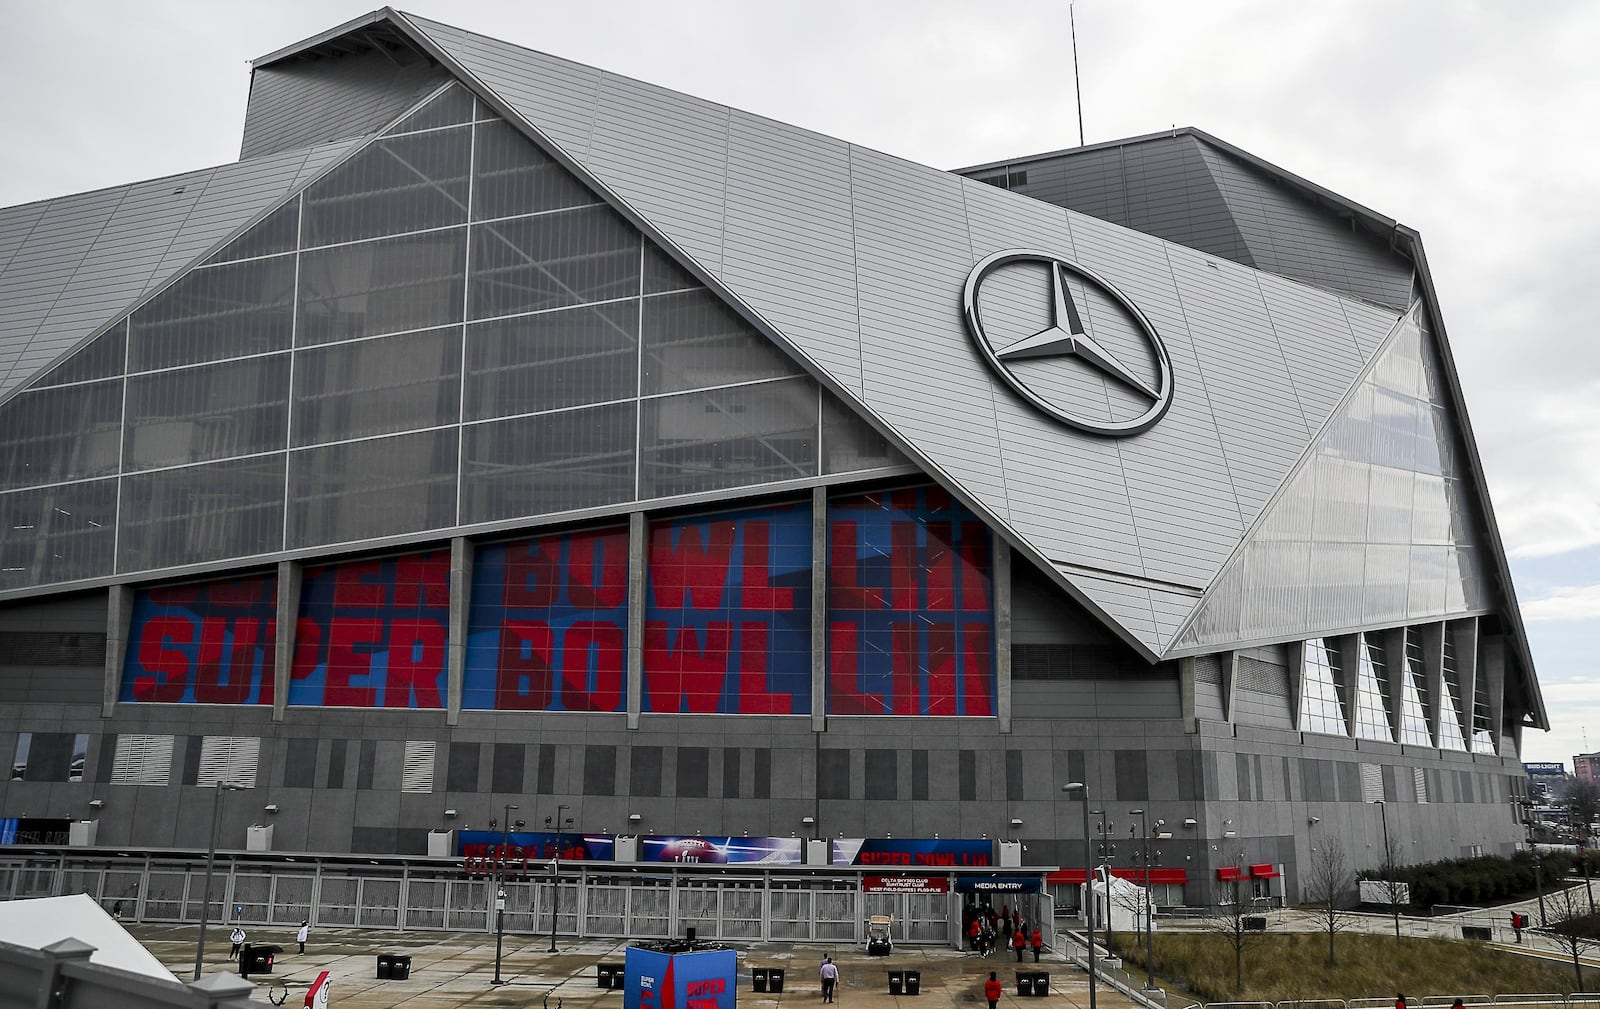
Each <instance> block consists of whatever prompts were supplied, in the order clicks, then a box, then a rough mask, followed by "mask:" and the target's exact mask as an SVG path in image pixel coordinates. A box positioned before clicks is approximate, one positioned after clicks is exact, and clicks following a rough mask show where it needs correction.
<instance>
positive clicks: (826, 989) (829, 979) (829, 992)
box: [817, 956, 839, 1002]
mask: <svg viewBox="0 0 1600 1009" xmlns="http://www.w3.org/2000/svg"><path fill="white" fill-rule="evenodd" d="M817 973H818V974H819V975H820V976H821V978H822V1001H824V1002H832V1001H833V993H834V990H835V989H836V988H838V986H839V965H838V964H836V963H834V962H833V958H832V957H828V956H825V957H823V958H822V966H821V967H820V968H819V969H818V970H817Z"/></svg>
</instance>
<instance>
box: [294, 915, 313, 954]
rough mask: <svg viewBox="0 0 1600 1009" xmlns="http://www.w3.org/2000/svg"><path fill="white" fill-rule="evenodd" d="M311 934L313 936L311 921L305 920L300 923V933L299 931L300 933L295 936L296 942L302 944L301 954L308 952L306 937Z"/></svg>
mask: <svg viewBox="0 0 1600 1009" xmlns="http://www.w3.org/2000/svg"><path fill="white" fill-rule="evenodd" d="M310 934H311V919H309V918H307V919H304V920H302V921H301V922H300V931H298V932H296V933H295V934H294V941H295V942H298V943H299V944H300V952H302V953H304V952H305V951H306V936H308V935H310Z"/></svg>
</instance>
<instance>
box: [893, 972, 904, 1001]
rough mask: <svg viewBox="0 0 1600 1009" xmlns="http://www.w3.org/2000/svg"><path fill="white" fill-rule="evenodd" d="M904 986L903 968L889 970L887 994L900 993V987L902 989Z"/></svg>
mask: <svg viewBox="0 0 1600 1009" xmlns="http://www.w3.org/2000/svg"><path fill="white" fill-rule="evenodd" d="M905 986H906V972H905V971H903V970H892V971H890V972H889V994H890V995H898V994H900V991H901V989H903V988H904V987H905Z"/></svg>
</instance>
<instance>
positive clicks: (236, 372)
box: [123, 354, 289, 471]
mask: <svg viewBox="0 0 1600 1009" xmlns="http://www.w3.org/2000/svg"><path fill="white" fill-rule="evenodd" d="M288 386H289V355H288V354H274V355H272V356H270V357H253V358H249V359H247V360H243V361H227V362H224V363H222V364H212V365H206V366H204V367H200V368H183V369H180V370H178V371H162V372H157V373H155V374H151V375H134V376H133V377H131V378H129V379H128V422H127V434H126V439H127V441H126V446H125V451H124V456H123V459H124V463H123V469H124V471H128V470H135V469H149V468H152V467H155V466H181V465H184V464H186V463H191V462H205V461H207V460H210V459H226V458H228V457H229V456H236V455H253V454H256V453H260V452H270V451H272V450H274V449H281V448H283V447H284V440H285V438H286V437H287V431H286V429H285V425H286V424H287V423H288V417H289V404H288V398H287V390H288Z"/></svg>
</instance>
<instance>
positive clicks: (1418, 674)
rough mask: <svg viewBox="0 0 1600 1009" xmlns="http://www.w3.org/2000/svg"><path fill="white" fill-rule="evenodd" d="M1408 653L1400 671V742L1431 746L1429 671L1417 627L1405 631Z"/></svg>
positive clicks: (1406, 650)
mask: <svg viewBox="0 0 1600 1009" xmlns="http://www.w3.org/2000/svg"><path fill="white" fill-rule="evenodd" d="M1405 642H1406V644H1405V656H1404V659H1403V665H1402V667H1401V670H1400V673H1401V676H1402V677H1403V679H1402V682H1401V684H1400V742H1402V743H1409V744H1412V745H1415V746H1432V745H1433V733H1432V732H1431V731H1430V730H1429V729H1428V710H1429V709H1428V675H1427V671H1426V669H1425V667H1424V666H1423V664H1422V635H1421V633H1420V632H1419V631H1418V630H1417V629H1416V628H1415V627H1407V628H1406V631H1405Z"/></svg>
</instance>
